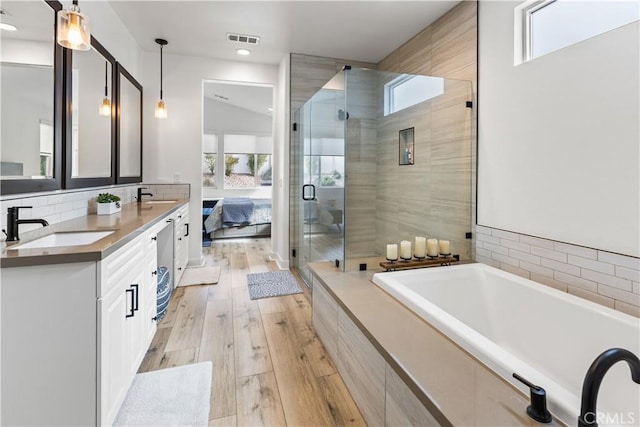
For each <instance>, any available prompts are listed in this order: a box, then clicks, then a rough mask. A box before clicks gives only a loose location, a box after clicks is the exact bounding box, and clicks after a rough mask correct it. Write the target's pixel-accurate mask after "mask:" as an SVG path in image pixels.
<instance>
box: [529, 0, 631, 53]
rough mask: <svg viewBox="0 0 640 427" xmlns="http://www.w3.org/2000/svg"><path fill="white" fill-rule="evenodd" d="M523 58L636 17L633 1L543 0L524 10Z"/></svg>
mask: <svg viewBox="0 0 640 427" xmlns="http://www.w3.org/2000/svg"><path fill="white" fill-rule="evenodd" d="M523 13H524V15H523V20H524V25H523V28H524V44H525V46H524V51H525V61H528V60H531V59H535V58H537V57H539V56H542V55H546V54H547V53H550V52H553V51H556V50H559V49H562V48H565V47H567V46H571V45H573V44H576V43H578V42H581V41H583V40H587V39H589V38H591V37H594V36H597V35H599V34H602V33H605V32H607V31H610V30H613V29H615V28H618V27H621V26H623V25H627V24H630V23H632V22H635V21H637V20H638V17H639V15H640V5H639V4H638V2H633V1H606V2H599V1H597V2H596V1H594V2H587V1H581V2H576V1H569V0H544V1H536V2H532V3H531V5H530V6H529V7H526V8H524V9H523Z"/></svg>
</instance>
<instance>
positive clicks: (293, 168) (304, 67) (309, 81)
mask: <svg viewBox="0 0 640 427" xmlns="http://www.w3.org/2000/svg"><path fill="white" fill-rule="evenodd" d="M345 65H351V66H353V67H365V68H375V64H370V63H365V62H357V61H350V60H347V59H336V58H325V57H319V56H311V55H302V54H297V53H292V54H291V75H290V85H291V86H290V97H291V98H290V107H291V123H294V122H295V121H296V120H295V112H296V111H298V109H300V107H302V106H303V105H304V103H305V102H307V101H308V100H309V99H311V97H312V96H313V95H314V94H315V93H316V92H318V91H319V90H320V89H322V86H324V85H325V84H326V83H327V82H328V81H329V80H331V78H332V77H333V76H335V75H336V73H338V72H339V71H340V70H342V68H343V67H344V66H345ZM290 131H291V130H290ZM301 166H302V146H301V140H300V139H299V138H297V139H296V133H295V132H293V131H291V146H290V169H289V194H290V199H291V200H290V203H289V218H290V221H289V243H290V247H291V248H298V249H300V248H299V244H298V243H299V239H300V230H301V224H299V223H298V222H296V218H297V212H298V211H299V209H300V207H301V203H302V199H301V197H300V191H301V188H302V169H301ZM291 261H292V264H291V265H292V266H297V259H296V258H292V259H291Z"/></svg>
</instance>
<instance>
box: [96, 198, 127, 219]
mask: <svg viewBox="0 0 640 427" xmlns="http://www.w3.org/2000/svg"><path fill="white" fill-rule="evenodd" d="M96 201H97V202H98V215H111V214H114V213H116V212H120V208H121V206H120V197H118V196H116V195H115V194H111V193H100V194H98V197H97V198H96Z"/></svg>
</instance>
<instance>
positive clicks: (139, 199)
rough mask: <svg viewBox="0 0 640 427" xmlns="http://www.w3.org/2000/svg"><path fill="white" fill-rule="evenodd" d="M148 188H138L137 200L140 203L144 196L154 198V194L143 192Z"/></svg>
mask: <svg viewBox="0 0 640 427" xmlns="http://www.w3.org/2000/svg"><path fill="white" fill-rule="evenodd" d="M146 189H147V187H138V197H136V200H137V202H138V203H142V196H149V197H153V194H151V193H143V192H142V190H146Z"/></svg>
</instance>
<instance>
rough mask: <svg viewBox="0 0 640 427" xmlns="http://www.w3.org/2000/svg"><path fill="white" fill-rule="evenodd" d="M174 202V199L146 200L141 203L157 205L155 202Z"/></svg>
mask: <svg viewBox="0 0 640 427" xmlns="http://www.w3.org/2000/svg"><path fill="white" fill-rule="evenodd" d="M175 202H176V201H175V200H148V201H146V202H143V203H144V204H147V205H157V204H160V203H175Z"/></svg>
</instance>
